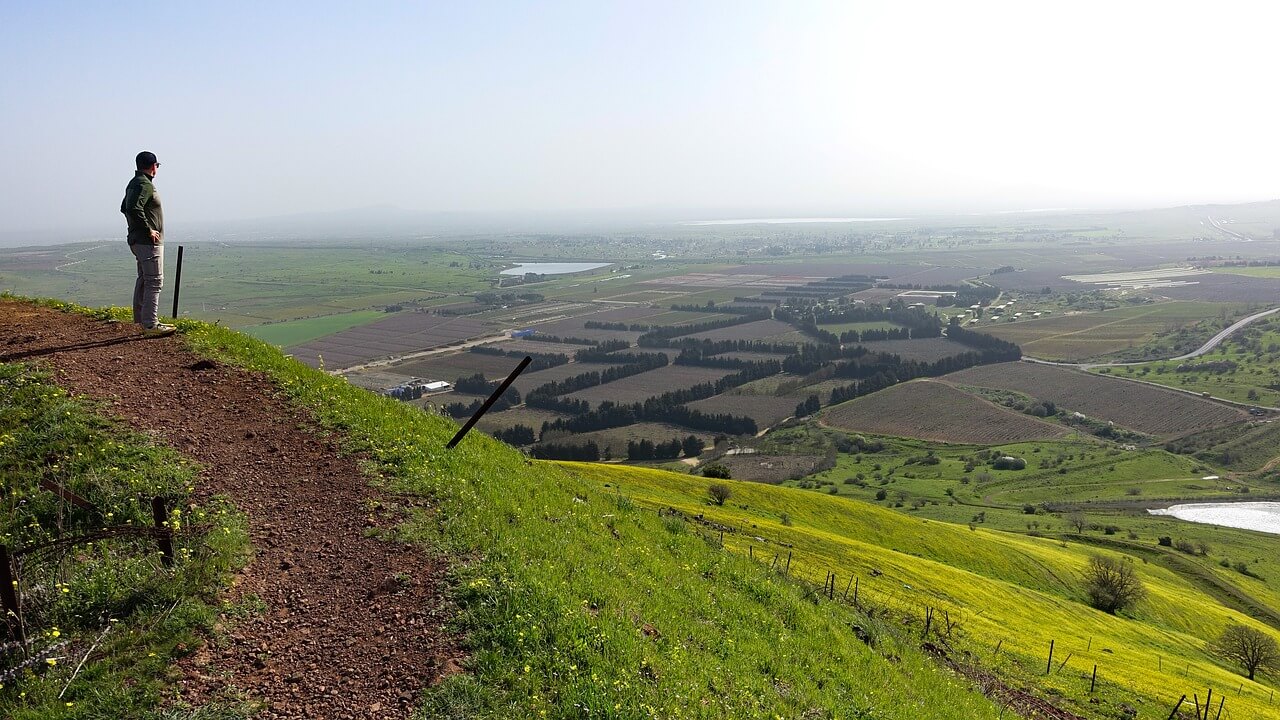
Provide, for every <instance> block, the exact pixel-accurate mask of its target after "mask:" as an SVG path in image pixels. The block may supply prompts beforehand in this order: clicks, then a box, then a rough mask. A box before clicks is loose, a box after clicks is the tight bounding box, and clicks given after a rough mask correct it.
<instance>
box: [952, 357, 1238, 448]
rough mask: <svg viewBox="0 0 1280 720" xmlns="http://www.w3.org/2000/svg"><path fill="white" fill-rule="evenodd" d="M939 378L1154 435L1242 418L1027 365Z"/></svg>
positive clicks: (1142, 388)
mask: <svg viewBox="0 0 1280 720" xmlns="http://www.w3.org/2000/svg"><path fill="white" fill-rule="evenodd" d="M942 380H943V381H944V382H948V383H952V384H955V385H976V386H980V387H989V388H998V389H1002V390H1011V391H1014V392H1018V393H1022V394H1024V395H1027V396H1029V397H1032V398H1035V399H1036V400H1049V401H1051V402H1053V403H1054V404H1056V405H1057V406H1058V408H1059V409H1060V410H1066V411H1068V412H1078V413H1082V414H1084V415H1087V416H1089V417H1093V418H1099V419H1102V420H1108V421H1111V422H1114V423H1115V424H1117V425H1120V426H1122V427H1126V428H1129V429H1130V430H1136V431H1137V432H1140V433H1145V434H1147V435H1155V436H1159V437H1174V436H1177V435H1184V434H1186V433H1191V432H1196V431H1199V430H1205V429H1207V428H1213V427H1219V426H1222V425H1229V424H1231V423H1236V422H1240V421H1242V420H1244V419H1245V418H1247V417H1248V415H1247V414H1245V413H1244V412H1243V411H1241V410H1239V409H1238V408H1234V407H1231V406H1228V405H1224V404H1222V403H1217V402H1214V401H1212V400H1206V399H1203V398H1198V397H1195V396H1192V395H1188V394H1186V393H1181V392H1177V391H1173V390H1166V389H1164V388H1161V387H1156V386H1153V385H1148V384H1145V383H1137V382H1128V381H1125V380H1119V379H1115V378H1109V377H1104V376H1100V375H1091V374H1089V373H1085V372H1081V371H1079V370H1073V369H1071V368H1064V367H1055V366H1052V365H1041V364H1038V363H1030V362H1012V363H1000V364H998V365H983V366H979V367H972V368H968V369H966V370H961V371H960V372H956V373H951V374H950V375H946V376H944V377H943V378H942Z"/></svg>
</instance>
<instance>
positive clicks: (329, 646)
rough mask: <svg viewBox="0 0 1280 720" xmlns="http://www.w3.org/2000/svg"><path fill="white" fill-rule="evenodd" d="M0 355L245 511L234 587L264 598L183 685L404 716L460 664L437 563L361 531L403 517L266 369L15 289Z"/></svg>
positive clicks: (191, 662) (199, 694)
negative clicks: (182, 464)
mask: <svg viewBox="0 0 1280 720" xmlns="http://www.w3.org/2000/svg"><path fill="white" fill-rule="evenodd" d="M0 362H26V363H31V364H35V365H38V366H41V367H44V368H46V369H49V370H51V371H52V372H53V373H54V375H55V378H56V380H57V382H58V384H60V385H62V386H63V387H64V388H66V389H67V390H68V391H70V392H72V393H73V394H76V395H83V396H87V397H90V398H94V399H98V400H102V401H105V402H107V403H108V404H109V406H110V410H111V412H113V413H114V414H115V415H117V416H118V417H120V418H121V419H122V420H124V421H125V422H126V423H127V424H128V425H130V426H131V427H133V428H134V429H136V430H139V431H141V432H144V433H146V434H148V435H151V436H152V437H154V438H156V439H157V440H158V441H159V442H162V443H165V444H168V445H170V446H172V447H174V448H175V449H177V450H178V451H179V452H181V453H182V454H184V455H185V456H187V457H189V458H191V459H193V460H195V461H197V462H199V463H201V464H202V465H203V466H204V468H205V472H204V473H203V476H202V481H201V483H200V486H199V487H198V494H202V495H206V496H207V495H210V494H226V495H229V496H230V497H231V498H232V499H233V500H234V501H235V504H236V505H237V506H238V507H239V508H240V509H241V511H243V512H244V513H245V514H246V515H247V516H248V518H249V525H250V535H251V537H252V541H253V545H254V549H255V553H256V555H255V557H254V559H253V561H252V562H251V563H250V564H249V566H248V567H247V568H245V570H244V571H243V572H242V573H241V575H240V576H239V577H238V578H237V582H236V586H235V588H234V589H233V591H232V599H233V600H234V599H236V598H239V597H244V596H249V595H256V596H257V597H258V598H260V599H261V600H262V602H263V603H264V604H265V606H266V611H265V612H263V613H261V614H259V615H256V616H254V617H251V618H248V619H244V620H234V621H226V622H225V629H224V635H225V638H223V641H222V642H220V643H217V644H213V643H211V644H209V645H207V646H206V647H204V648H201V649H199V650H198V651H197V652H196V653H195V654H194V655H193V656H192V657H190V658H188V659H187V660H184V661H183V662H182V663H181V665H182V669H183V671H184V672H183V679H182V681H181V683H180V686H179V689H180V691H181V693H182V695H183V697H184V698H185V699H187V700H188V701H190V702H193V703H199V702H202V701H205V700H208V699H211V698H215V697H218V696H219V695H220V694H221V693H223V692H225V691H228V690H231V691H232V692H234V691H237V690H238V691H240V692H242V693H243V694H245V695H247V696H248V697H249V698H251V699H255V700H260V701H264V702H265V703H266V705H267V707H266V709H265V710H264V711H263V712H262V713H261V714H260V715H259V716H258V717H262V718H303V717H309V718H334V719H338V718H404V717H408V716H409V714H410V712H411V710H412V706H413V704H414V702H415V698H416V696H417V694H418V691H419V690H421V689H422V688H423V687H424V686H426V685H428V684H430V683H433V682H435V681H437V680H438V679H439V678H440V677H442V675H443V674H444V673H446V672H448V671H450V669H451V668H454V667H456V663H455V659H456V658H457V657H458V651H457V649H456V643H455V642H454V640H453V639H451V638H449V637H448V636H446V635H445V634H444V633H443V631H442V629H441V626H442V624H443V622H444V621H445V620H446V619H447V617H448V616H449V615H450V612H451V611H450V608H449V606H448V605H447V603H446V602H445V600H444V598H443V595H444V594H443V587H442V582H441V577H442V575H443V571H444V564H443V562H442V561H441V560H439V559H437V558H431V557H427V556H426V555H424V554H423V553H421V552H418V551H414V550H412V549H410V548H408V547H406V546H402V545H396V544H392V543H386V542H381V541H378V540H374V539H372V538H368V537H365V534H364V533H365V531H366V529H367V528H369V527H370V526H372V525H380V526H386V525H389V524H391V523H393V522H394V518H393V517H392V516H390V515H389V513H388V511H386V510H380V509H379V508H380V507H382V508H385V506H384V505H379V503H381V502H383V501H385V500H386V498H384V497H382V496H381V495H380V494H379V493H378V492H377V491H376V490H374V489H371V488H370V487H369V486H368V485H367V482H366V479H365V478H364V477H363V476H362V475H361V473H360V470H359V468H358V467H357V465H356V462H355V460H354V459H353V458H350V457H343V456H340V455H339V454H338V452H337V447H336V446H335V445H334V444H333V443H332V442H331V441H329V440H327V439H324V438H323V437H322V436H321V435H320V434H319V433H318V432H317V430H316V426H315V424H314V422H312V421H311V420H310V419H308V418H307V417H305V416H304V415H303V414H302V413H300V412H298V411H297V410H295V409H293V408H292V407H290V406H288V405H287V404H285V402H283V401H282V400H280V399H278V398H277V397H276V396H275V394H274V392H273V389H272V387H271V385H270V384H269V383H268V381H267V380H266V379H265V378H263V377H261V376H258V375H254V374H251V373H248V372H245V371H241V370H238V369H234V368H230V367H224V366H221V365H216V364H214V363H211V362H209V361H203V360H202V359H201V358H199V357H197V356H195V355H193V354H191V353H190V352H188V351H187V350H185V349H184V347H183V345H182V342H181V340H180V339H178V338H176V337H169V338H155V339H147V338H143V337H142V336H141V334H140V333H139V331H138V330H137V329H136V327H135V326H133V325H128V324H124V325H120V324H108V323H103V322H98V321H95V320H91V319H89V318H86V317H82V316H79V315H70V314H65V313H60V312H56V311H53V310H47V309H43V308H36V307H33V306H31V305H28V304H25V303H17V302H12V301H7V300H0Z"/></svg>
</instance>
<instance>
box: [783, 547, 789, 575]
mask: <svg viewBox="0 0 1280 720" xmlns="http://www.w3.org/2000/svg"><path fill="white" fill-rule="evenodd" d="M782 574H783V575H786V576H789V575H791V551H790V550H788V551H787V569H786V570H783V571H782Z"/></svg>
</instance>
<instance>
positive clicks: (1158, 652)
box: [577, 465, 1280, 718]
mask: <svg viewBox="0 0 1280 720" xmlns="http://www.w3.org/2000/svg"><path fill="white" fill-rule="evenodd" d="M577 470H578V472H580V473H581V474H583V475H584V476H589V477H594V478H596V479H597V480H598V481H600V482H601V483H602V484H607V485H608V486H609V487H611V488H617V489H618V490H619V491H620V492H621V493H623V494H624V495H630V496H632V497H633V498H634V499H635V500H637V501H638V502H640V503H641V504H643V505H647V506H650V507H672V508H676V509H678V510H680V511H682V512H685V513H687V514H697V515H700V516H702V517H703V518H705V519H706V520H707V521H709V522H711V523H714V524H715V526H713V527H719V526H724V527H726V528H728V530H727V531H726V532H725V540H724V542H725V544H726V546H727V547H728V548H730V549H731V550H733V551H735V552H739V553H742V554H751V555H754V556H755V557H756V558H757V559H758V560H761V561H762V562H764V563H771V562H772V558H773V555H774V553H780V554H781V555H782V556H783V557H785V556H786V555H787V554H788V553H791V554H792V557H793V561H792V566H791V567H792V572H793V574H799V575H801V576H803V577H805V578H807V579H809V580H811V581H814V582H821V579H822V578H823V577H824V576H825V573H826V572H827V571H828V570H834V571H836V572H837V577H838V579H839V580H841V583H840V585H839V587H840V588H841V590H840V591H841V592H843V587H844V584H843V583H844V582H846V581H847V579H848V578H849V577H850V573H853V574H855V575H856V576H857V577H858V579H859V586H860V593H861V598H862V601H863V602H865V603H867V604H869V605H870V606H872V607H879V608H888V609H889V610H888V612H890V613H891V614H892V615H894V616H901V617H903V618H906V617H914V618H915V620H914V622H912V623H910V624H911V626H912V627H915V628H917V630H919V629H920V625H921V624H922V616H923V613H924V610H925V608H926V607H932V608H935V609H938V610H942V609H946V610H948V612H949V614H950V615H951V617H953V618H957V619H959V620H960V623H961V627H962V631H961V632H960V633H959V634H958V635H959V637H955V638H953V643H954V645H955V646H956V647H957V648H962V649H964V650H969V651H970V652H972V653H974V657H980V658H983V660H981V661H980V662H982V664H984V665H986V664H989V663H991V662H992V661H991V660H989V658H991V657H992V652H993V650H994V647H995V645H996V644H997V643H1000V645H1001V648H1002V650H1001V653H1002V654H1001V656H1000V657H1001V659H999V660H996V661H995V664H996V665H997V667H998V668H999V669H1000V670H1001V671H1002V672H1003V673H1005V674H1007V675H1008V676H1012V677H1015V678H1021V679H1022V681H1024V682H1031V683H1035V684H1038V685H1040V686H1042V687H1047V688H1049V689H1050V691H1052V692H1055V693H1057V694H1061V695H1062V696H1063V697H1064V698H1066V701H1067V703H1068V704H1069V705H1072V706H1074V707H1073V709H1074V710H1076V711H1077V712H1081V713H1087V714H1088V715H1089V716H1091V717H1095V716H1099V715H1098V714H1099V713H1106V715H1105V717H1117V716H1119V713H1118V705H1119V703H1122V702H1124V703H1129V704H1132V705H1134V706H1135V707H1137V708H1138V710H1139V712H1140V714H1139V717H1155V716H1156V713H1159V712H1162V711H1167V710H1168V709H1169V708H1170V707H1171V706H1172V705H1173V702H1174V701H1176V700H1177V697H1178V695H1179V694H1180V693H1182V692H1187V693H1188V694H1190V693H1191V692H1193V691H1196V690H1194V688H1205V687H1214V688H1217V689H1218V690H1217V692H1221V691H1222V689H1224V688H1228V687H1231V686H1234V685H1237V684H1238V683H1240V681H1241V678H1239V677H1238V676H1237V675H1236V674H1235V672H1234V669H1233V668H1230V667H1227V666H1224V665H1219V664H1218V663H1217V662H1215V661H1214V660H1213V659H1212V658H1210V657H1208V656H1206V654H1205V653H1204V650H1203V648H1204V642H1205V640H1206V639H1207V638H1209V637H1212V636H1213V635H1214V634H1215V633H1217V632H1218V631H1219V630H1220V629H1221V628H1222V627H1224V626H1225V624H1226V623H1228V622H1243V623H1247V624H1250V625H1253V626H1255V627H1258V628H1260V629H1265V626H1264V625H1262V624H1261V623H1258V622H1256V621H1253V620H1250V619H1248V618H1246V617H1245V616H1244V615H1243V614H1241V613H1238V612H1235V611H1232V610H1228V609H1226V608H1224V607H1223V606H1222V605H1221V604H1219V602H1218V601H1217V600H1216V599H1215V598H1214V597H1212V596H1210V595H1209V594H1207V593H1206V592H1205V591H1204V590H1203V589H1202V588H1201V587H1200V585H1199V584H1197V583H1196V582H1193V581H1192V580H1190V579H1188V578H1187V577H1185V576H1184V575H1183V574H1182V573H1179V572H1176V571H1174V570H1171V569H1169V568H1168V567H1166V566H1165V565H1164V564H1162V563H1159V562H1150V563H1149V562H1147V561H1146V560H1145V554H1143V553H1136V552H1129V553H1128V555H1129V556H1130V557H1131V558H1132V561H1133V562H1134V563H1135V567H1136V568H1137V570H1138V572H1139V575H1140V577H1141V578H1142V579H1143V581H1144V583H1145V584H1146V587H1147V590H1148V592H1149V597H1148V599H1147V600H1146V601H1144V602H1143V603H1141V604H1139V605H1138V606H1137V607H1135V608H1134V609H1133V611H1131V612H1125V613H1122V614H1121V616H1113V615H1108V614H1106V613H1102V612H1098V611H1095V610H1092V609H1091V608H1089V607H1087V605H1086V604H1085V602H1084V597H1083V594H1082V590H1081V588H1080V581H1079V576H1080V573H1081V570H1082V568H1083V567H1084V565H1085V563H1086V562H1087V560H1088V558H1089V556H1090V555H1093V554H1111V553H1113V552H1114V550H1104V549H1100V548H1098V547H1091V546H1090V545H1089V544H1081V543H1077V542H1068V543H1062V542H1059V541H1056V540H1050V539H1047V538H1032V537H1021V536H1017V535H1012V534H1009V533H1002V532H993V531H990V530H987V529H983V528H981V527H978V528H975V529H968V528H965V527H964V526H962V525H952V524H948V523H940V522H937V521H932V520H927V519H920V518H912V517H908V516H905V515H903V514H900V513H894V512H891V511H889V510H884V509H878V508H875V507H872V506H869V505H867V504H865V503H858V502H849V501H847V500H844V499H841V498H832V497H828V496H826V495H824V494H820V493H813V492H803V491H796V490H788V489H786V488H776V487H770V486H762V485H755V484H747V483H731V484H730V485H731V489H732V492H733V495H732V497H731V498H730V499H729V501H728V502H727V503H725V505H724V506H723V507H716V506H712V505H709V504H708V503H707V501H706V499H705V497H706V489H707V485H708V482H709V481H705V480H702V479H699V478H691V477H689V476H680V475H675V474H670V473H661V472H645V471H641V470H637V469H623V468H612V467H603V466H590V465H581V466H578V467H577ZM784 518H785V519H784ZM717 532H718V531H717ZM1122 552H1123V551H1122ZM1117 556H1118V557H1123V555H1117ZM1189 562H1195V561H1189ZM873 571H874V572H873ZM1205 571H1206V572H1209V570H1208V569H1207V568H1206V569H1205ZM1237 577H1239V576H1237ZM899 622H902V621H901V620H900V621H899ZM1050 640H1053V641H1055V645H1056V648H1057V653H1058V654H1057V655H1056V657H1057V658H1060V659H1061V660H1067V657H1068V655H1070V659H1069V660H1067V663H1068V664H1067V668H1066V671H1065V672H1058V671H1057V670H1056V667H1055V672H1054V673H1053V674H1052V675H1050V676H1048V677H1045V676H1044V675H1043V673H1044V667H1045V665H1044V663H1045V654H1046V652H1047V649H1048V645H1049V641H1050ZM1061 660H1056V661H1055V666H1056V665H1057V663H1058V662H1061ZM1095 663H1096V664H1097V665H1098V667H1099V676H1100V677H1102V678H1106V679H1107V683H1108V687H1107V688H1106V689H1104V690H1102V691H1101V692H1100V693H1099V699H1100V700H1101V704H1100V705H1095V704H1093V703H1091V702H1090V700H1089V696H1088V691H1087V689H1088V674H1089V671H1090V670H1091V668H1092V666H1093V664H1095ZM1037 668H1038V669H1037ZM1244 685H1245V687H1244V692H1243V694H1241V695H1239V696H1237V695H1235V694H1234V691H1233V694H1232V696H1231V698H1230V700H1229V701H1228V705H1231V706H1233V711H1234V712H1235V713H1243V716H1248V717H1259V718H1262V717H1278V716H1280V709H1277V708H1275V707H1273V706H1269V705H1268V704H1267V698H1268V696H1269V693H1270V691H1271V686H1269V685H1266V684H1264V683H1249V682H1248V681H1244ZM1199 692H1201V693H1203V691H1202V690H1200V691H1199Z"/></svg>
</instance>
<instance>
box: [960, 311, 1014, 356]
mask: <svg viewBox="0 0 1280 720" xmlns="http://www.w3.org/2000/svg"><path fill="white" fill-rule="evenodd" d="M947 339H948V340H954V341H956V342H958V343H960V344H961V345H967V346H968V347H971V348H973V349H975V350H981V351H982V356H983V360H982V362H981V363H979V364H987V363H999V362H1013V361H1014V360H1021V359H1022V348H1020V347H1018V346H1017V344H1016V343H1011V342H1009V341H1007V340H1001V339H1000V338H998V337H996V336H994V335H988V334H986V333H984V332H978V331H977V330H968V329H966V328H964V327H963V326H961V325H960V319H959V318H952V319H951V324H950V325H948V326H947Z"/></svg>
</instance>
